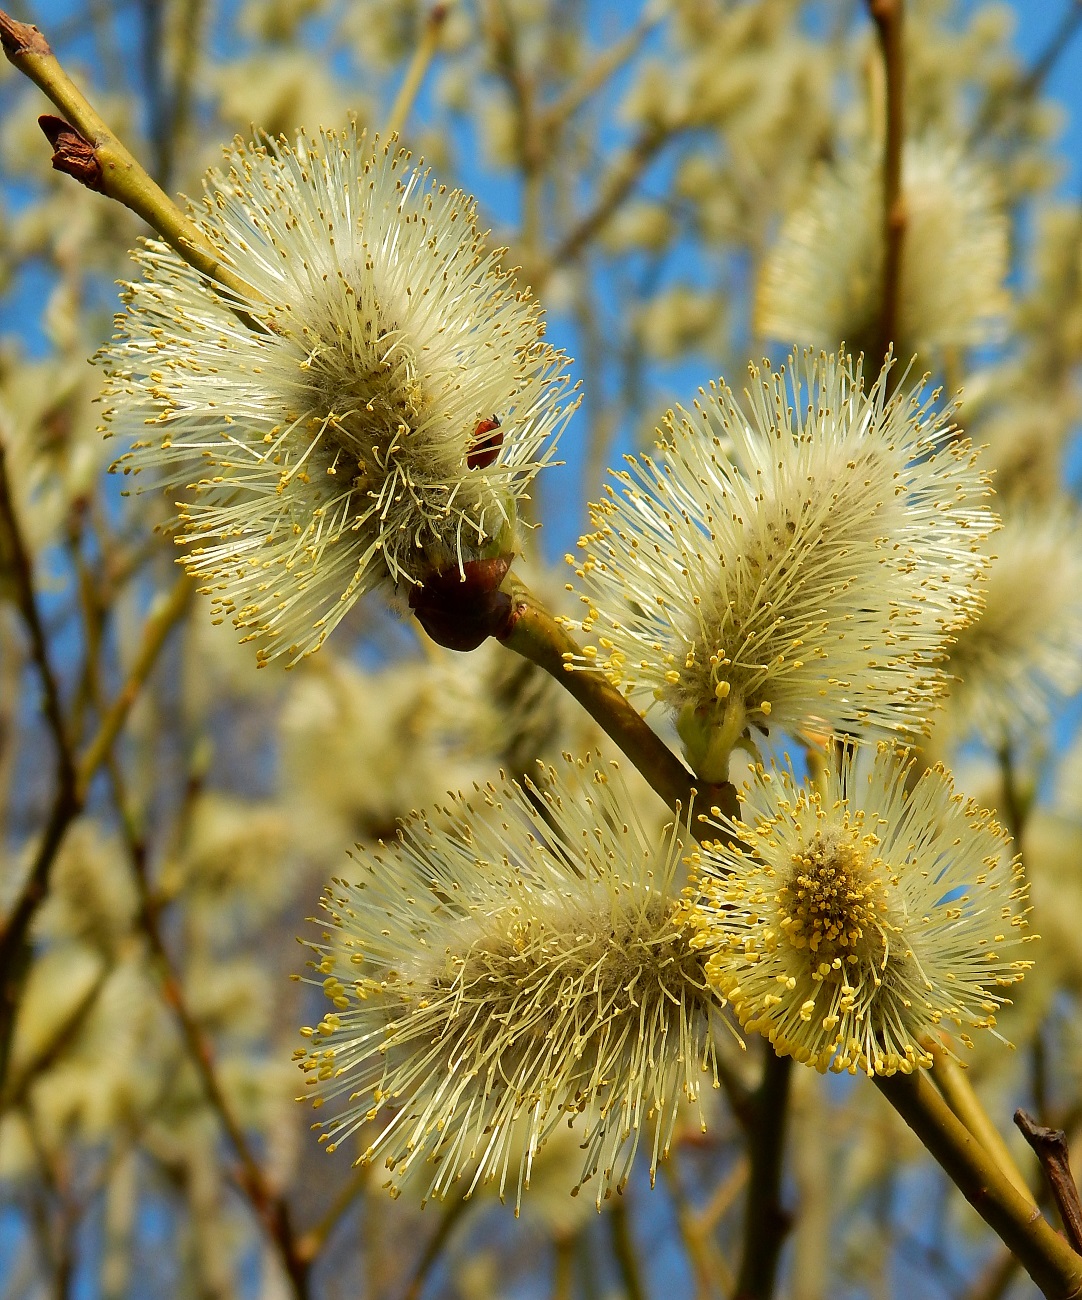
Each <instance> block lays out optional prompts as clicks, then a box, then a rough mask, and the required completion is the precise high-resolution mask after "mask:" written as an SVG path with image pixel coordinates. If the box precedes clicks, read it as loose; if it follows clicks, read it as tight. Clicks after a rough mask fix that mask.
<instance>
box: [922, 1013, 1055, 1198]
mask: <svg viewBox="0 0 1082 1300" xmlns="http://www.w3.org/2000/svg"><path fill="white" fill-rule="evenodd" d="M925 1046H926V1047H927V1048H928V1050H929V1051H930V1052H931V1054H932V1060H933V1062H934V1065H933V1068H932V1082H933V1083H934V1084H935V1085H936V1087H938V1089H939V1091H940V1092H941V1093H942V1094H943V1099H944V1100H945V1101H946V1103H947V1105H948V1106H949V1107H950V1108H951V1110H952V1111H954V1113H955V1115H957V1116H958V1118H959V1119H960V1120H961V1121H962V1123H963V1124H964V1125H965V1126H966V1128H967V1129H969V1131H970V1133H972V1134H973V1136H974V1137H975V1138H976V1139H977V1141H978V1142H979V1143H980V1144H981V1146H982V1147H984V1149H985V1151H987V1152H988V1154H989V1155H990V1156H991V1157H992V1159H993V1160H994V1161H995V1162H996V1164H997V1165H999V1167H1000V1169H1001V1170H1002V1171H1003V1173H1004V1174H1005V1175H1006V1177H1007V1178H1008V1179H1009V1180H1010V1182H1011V1183H1012V1184H1013V1185H1014V1187H1015V1189H1016V1190H1017V1191H1018V1192H1020V1193H1021V1194H1022V1195H1023V1196H1024V1197H1025V1198H1026V1200H1027V1201H1029V1202H1030V1203H1031V1204H1033V1205H1036V1203H1037V1202H1036V1201H1035V1200H1034V1198H1033V1193H1032V1192H1031V1191H1030V1188H1029V1184H1028V1183H1027V1182H1026V1180H1025V1178H1024V1176H1023V1174H1022V1171H1021V1170H1020V1169H1019V1168H1018V1166H1017V1164H1015V1160H1014V1157H1013V1156H1012V1155H1011V1152H1010V1148H1009V1147H1008V1146H1007V1143H1006V1142H1005V1141H1004V1140H1003V1136H1002V1135H1001V1133H1000V1131H999V1129H997V1128H996V1126H995V1125H994V1124H993V1123H992V1121H991V1119H990V1118H989V1117H988V1112H987V1111H986V1110H985V1109H984V1107H983V1106H982V1105H981V1102H980V1098H979V1097H978V1096H977V1094H976V1092H975V1091H974V1088H973V1085H972V1083H970V1081H969V1074H968V1072H967V1071H966V1070H964V1069H963V1068H962V1067H961V1065H959V1063H958V1062H957V1061H956V1060H955V1059H954V1057H953V1056H951V1054H950V1053H949V1052H948V1051H947V1050H946V1049H945V1048H944V1046H943V1044H942V1042H941V1041H939V1040H938V1039H936V1038H932V1037H930V1038H928V1039H927V1040H925Z"/></svg>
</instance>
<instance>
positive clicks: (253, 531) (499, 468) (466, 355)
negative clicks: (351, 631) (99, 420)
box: [105, 128, 569, 662]
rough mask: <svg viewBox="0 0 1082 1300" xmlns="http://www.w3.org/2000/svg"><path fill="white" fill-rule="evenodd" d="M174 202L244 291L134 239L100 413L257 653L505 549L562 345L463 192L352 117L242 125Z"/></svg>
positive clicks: (544, 440) (194, 565) (557, 416)
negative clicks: (192, 200)
mask: <svg viewBox="0 0 1082 1300" xmlns="http://www.w3.org/2000/svg"><path fill="white" fill-rule="evenodd" d="M226 164H227V165H226V168H225V169H224V170H222V171H217V170H215V171H211V172H210V173H209V174H208V177H207V179H206V181H205V182H204V188H205V191H206V197H205V200H204V203H203V205H202V208H201V209H200V210H199V211H198V212H197V213H196V214H195V215H196V218H197V220H198V221H199V223H200V224H201V226H202V228H203V230H204V231H205V233H206V235H207V237H208V238H209V239H210V241H211V242H212V243H213V245H214V246H215V247H216V248H217V249H218V250H219V251H220V254H221V257H222V260H223V262H224V263H225V264H226V265H227V266H229V267H230V269H231V270H232V271H233V272H234V273H235V274H236V275H238V276H240V277H241V278H242V279H243V280H244V281H245V282H246V283H247V284H248V285H250V286H251V293H250V294H249V295H237V294H233V293H230V292H227V291H225V290H223V289H221V288H220V287H217V286H215V285H213V284H211V283H209V282H208V281H207V280H206V279H205V278H204V277H202V276H200V275H199V274H197V273H196V272H195V271H194V270H192V269H191V268H190V267H189V266H188V265H187V264H186V263H185V262H183V261H182V260H181V259H180V258H179V257H178V256H177V255H176V254H175V253H174V252H173V251H172V250H171V249H169V248H167V247H166V246H164V245H163V244H161V243H158V242H155V241H150V242H148V243H147V244H146V245H145V246H144V248H143V249H142V250H141V251H140V252H138V253H137V254H136V255H135V256H136V259H137V261H138V262H139V264H140V266H141V268H142V272H143V275H142V279H141V280H140V281H138V282H136V283H134V284H131V285H129V286H128V287H127V289H126V292H125V310H124V312H122V313H121V315H120V316H119V317H118V329H119V333H118V337H117V338H116V340H115V342H114V343H113V345H112V347H111V348H110V349H109V350H108V351H107V352H106V354H105V360H106V364H107V366H108V374H109V379H108V384H107V387H106V400H107V403H108V407H107V419H108V427H109V428H110V429H112V430H113V431H115V432H118V433H129V434H134V435H135V442H134V443H133V445H132V450H131V451H130V453H128V454H127V455H126V456H124V457H122V458H121V462H120V463H121V464H122V466H123V468H124V469H125V470H126V471H129V470H130V471H140V470H144V469H150V470H153V471H155V472H156V478H157V480H158V481H160V482H161V483H162V484H163V485H164V486H165V487H167V488H169V489H171V490H172V491H173V492H174V493H183V499H182V500H181V501H180V502H179V510H180V522H181V525H182V531H181V540H182V541H183V542H184V544H185V546H186V553H185V556H184V563H185V565H186V566H187V568H188V569H189V571H190V572H191V573H192V574H193V575H194V576H196V577H197V578H198V579H200V580H201V581H202V582H203V583H204V585H205V590H206V591H207V592H208V593H209V594H210V595H211V596H212V597H213V600H214V603H215V605H216V607H217V609H218V611H219V613H220V614H222V615H223V616H224V615H226V614H227V615H229V616H231V617H232V619H233V621H234V623H235V624H236V625H237V627H238V628H241V629H245V630H246V631H247V632H248V633H249V634H250V635H251V636H252V637H255V638H258V639H259V640H260V642H261V645H260V647H259V651H258V653H259V656H260V660H261V662H262V661H265V660H266V659H268V658H270V657H271V656H274V655H277V654H281V653H287V654H289V655H291V656H294V657H296V656H299V655H303V654H306V653H308V652H310V651H312V650H314V649H316V648H317V647H318V646H319V645H320V644H321V643H322V641H323V640H324V638H325V637H326V635H327V633H328V632H329V631H330V630H331V629H332V628H333V627H334V625H335V624H336V623H337V622H338V621H339V620H340V619H341V618H342V616H343V614H344V613H345V612H346V611H347V610H348V609H349V608H350V606H351V605H352V603H353V602H354V601H355V599H356V598H357V597H358V596H359V595H360V594H361V593H362V592H364V591H366V590H368V589H370V588H372V587H375V586H378V585H383V586H387V587H393V588H395V589H396V590H397V591H398V592H399V593H400V594H403V595H408V594H409V593H410V592H411V591H413V590H415V589H416V588H417V587H419V586H420V585H421V584H423V583H424V582H425V581H426V580H427V579H429V578H432V577H434V576H438V575H445V576H446V575H449V574H452V573H454V574H456V575H457V576H458V577H460V578H465V575H466V570H467V567H468V566H470V565H471V564H473V563H475V562H477V561H483V560H490V559H492V558H493V557H498V556H506V555H508V554H510V553H511V552H513V551H514V549H515V532H516V502H517V501H518V500H519V499H520V498H522V497H523V496H524V495H525V494H526V491H527V487H528V485H529V483H530V480H531V479H532V477H533V476H534V474H535V473H536V472H537V471H538V470H539V469H540V468H541V467H542V466H544V465H545V464H546V463H547V462H548V461H549V460H550V459H551V456H552V453H553V447H554V439H555V437H556V435H557V433H558V431H559V428H560V426H561V425H562V423H563V421H564V419H565V418H566V415H567V413H568V410H569V407H568V404H567V403H565V402H562V399H563V397H564V396H565V394H566V392H567V375H566V372H565V369H564V365H565V358H564V357H563V356H562V355H561V354H560V353H558V352H556V351H555V350H554V349H553V348H551V347H549V346H548V345H547V344H546V343H545V342H543V339H542V333H543V326H542V321H541V315H540V312H539V309H538V307H537V306H536V304H535V303H534V302H533V300H532V299H531V297H530V295H529V293H528V291H526V290H524V289H520V288H518V287H516V285H515V282H514V280H513V279H512V278H511V276H510V275H509V273H507V272H506V271H504V270H503V269H502V268H501V264H500V251H499V250H495V251H486V250H485V248H484V245H483V236H482V233H481V232H480V231H479V229H478V225H477V214H476V210H475V207H474V204H473V202H472V200H470V199H468V198H467V197H466V196H465V195H463V194H462V193H460V192H459V191H457V190H454V191H449V190H447V189H445V188H444V187H443V186H436V185H430V184H429V183H428V180H427V175H426V174H425V173H422V172H420V171H418V170H417V169H416V168H414V167H413V166H412V165H411V164H410V162H409V155H408V154H407V153H404V152H402V151H399V150H398V149H397V148H396V147H395V146H394V145H393V144H378V143H371V142H368V141H366V139H365V137H364V135H363V134H361V135H358V134H357V132H356V130H355V129H353V128H351V129H350V130H348V131H346V132H344V133H341V134H338V133H335V132H333V131H323V132H321V133H320V137H319V139H318V140H313V139H310V138H308V137H307V136H305V135H303V134H301V135H300V136H299V137H298V138H297V140H296V141H295V143H294V144H292V145H290V144H288V143H287V142H286V141H284V140H280V141H272V140H269V139H265V140H263V141H261V142H259V143H257V144H254V145H246V144H243V143H242V142H240V141H239V140H238V141H237V142H236V143H235V144H234V146H233V147H232V149H231V150H230V152H229V153H228V155H227V159H226Z"/></svg>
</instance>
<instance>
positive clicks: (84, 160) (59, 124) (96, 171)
mask: <svg viewBox="0 0 1082 1300" xmlns="http://www.w3.org/2000/svg"><path fill="white" fill-rule="evenodd" d="M38 126H40V127H41V129H42V130H43V131H44V132H45V136H46V139H47V140H48V141H49V143H50V144H51V145H52V146H53V167H54V168H55V169H56V170H57V171H58V172H64V173H65V174H66V175H68V176H74V177H75V179H76V180H77V181H78V182H79V184H80V185H85V186H86V188H87V189H88V190H98V191H99V192H100V191H101V163H100V162H99V161H98V155H97V151H96V150H95V148H94V146H93V145H92V144H91V143H90V141H89V140H87V139H86V138H85V137H84V136H82V135H80V134H79V132H78V131H77V130H76V129H75V127H73V126H72V125H71V123H70V122H65V121H64V119H63V118H62V117H53V115H52V114H51V113H44V114H42V116H41V117H39V118H38Z"/></svg>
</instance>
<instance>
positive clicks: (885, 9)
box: [868, 0, 907, 364]
mask: <svg viewBox="0 0 1082 1300" xmlns="http://www.w3.org/2000/svg"><path fill="white" fill-rule="evenodd" d="M868 9H869V12H870V13H871V16H872V20H873V22H874V23H875V27H876V31H877V33H878V35H879V47H880V49H881V50H882V52H883V66H884V69H885V72H886V97H887V129H886V140H885V142H884V146H883V285H882V297H881V300H880V316H879V330H878V339H877V351H878V355H879V359H880V361H882V359H883V357H885V356H886V354H887V351H888V349H889V348H890V347H891V345H892V344H893V343H895V341H896V339H897V329H898V295H899V281H900V276H901V268H902V242H903V240H904V238H905V227H906V210H905V196H904V194H903V191H902V146H903V143H904V140H905V51H904V47H903V24H904V16H905V8H904V0H868ZM902 360H903V361H905V360H907V358H905V357H903V358H902ZM877 364H878V363H877Z"/></svg>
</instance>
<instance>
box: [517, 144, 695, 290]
mask: <svg viewBox="0 0 1082 1300" xmlns="http://www.w3.org/2000/svg"><path fill="white" fill-rule="evenodd" d="M674 133H675V131H674V128H672V127H667V126H663V125H661V124H660V123H649V124H647V125H646V126H644V127H643V128H642V130H641V131H640V132H639V135H638V137H637V138H636V139H635V140H634V142H633V143H632V144H631V145H630V146H629V148H628V149H627V151H626V153H624V154H623V155H622V156H621V157H620V158H618V159H617V161H616V162H615V163H614V164H613V167H612V169H611V171H610V172H609V173H608V175H607V176H606V177H605V179H604V180H603V181H602V184H601V187H600V190H601V193H600V197H599V198H598V200H597V202H596V203H595V204H594V206H593V207H592V208H591V209H590V211H589V212H587V213H585V214H584V215H583V216H582V217H580V218H579V220H578V221H577V222H576V223H575V225H574V226H572V228H571V229H570V230H569V231H568V232H567V234H566V235H565V236H564V237H563V239H562V240H561V241H560V242H559V244H557V246H556V247H555V249H553V251H552V253H551V254H550V256H549V258H548V265H547V268H546V270H547V271H552V270H555V269H556V268H557V267H560V266H563V265H564V264H565V263H567V262H570V261H572V260H573V259H574V258H575V257H577V256H578V255H579V253H581V252H582V250H583V248H585V246H586V245H587V244H588V243H589V242H590V240H591V239H593V238H594V236H595V235H597V234H598V233H600V231H601V230H603V229H604V227H605V226H606V225H608V223H609V221H611V220H612V218H613V217H614V216H615V215H616V212H617V210H618V208H619V207H620V205H621V204H622V203H623V201H624V199H626V198H627V196H628V195H629V194H630V193H631V191H632V189H633V188H634V187H635V185H636V184H637V182H638V181H639V178H640V177H641V176H642V174H643V172H644V171H645V170H646V168H647V167H648V166H649V165H650V163H651V162H653V160H654V159H655V158H656V157H657V155H658V153H660V151H661V149H662V148H663V147H664V146H665V145H666V144H667V143H668V142H669V141H670V140H671V139H672V138H673V135H674ZM534 287H535V288H537V287H538V286H537V284H536V283H535V285H534Z"/></svg>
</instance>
